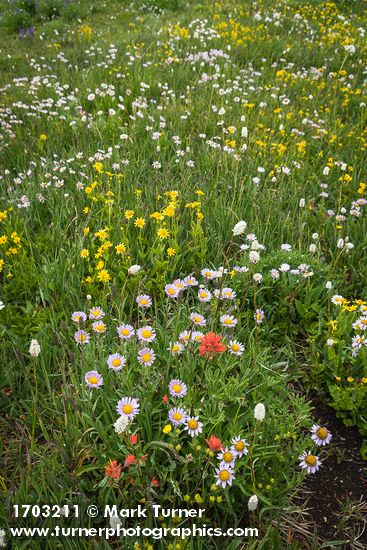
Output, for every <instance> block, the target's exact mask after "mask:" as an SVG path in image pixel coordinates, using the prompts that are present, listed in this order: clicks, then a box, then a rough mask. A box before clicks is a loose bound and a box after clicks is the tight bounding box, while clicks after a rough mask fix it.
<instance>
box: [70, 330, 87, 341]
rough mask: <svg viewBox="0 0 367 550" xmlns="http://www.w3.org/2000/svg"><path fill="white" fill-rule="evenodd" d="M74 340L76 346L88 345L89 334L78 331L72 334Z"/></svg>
mask: <svg viewBox="0 0 367 550" xmlns="http://www.w3.org/2000/svg"><path fill="white" fill-rule="evenodd" d="M74 338H75V341H76V343H77V344H88V342H89V340H90V334H89V332H85V330H78V332H76V333H75V334H74Z"/></svg>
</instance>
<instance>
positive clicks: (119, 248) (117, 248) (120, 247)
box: [115, 243, 126, 254]
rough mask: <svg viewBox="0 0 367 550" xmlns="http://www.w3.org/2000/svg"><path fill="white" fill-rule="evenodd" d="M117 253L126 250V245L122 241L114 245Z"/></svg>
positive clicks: (122, 252)
mask: <svg viewBox="0 0 367 550" xmlns="http://www.w3.org/2000/svg"><path fill="white" fill-rule="evenodd" d="M115 249H116V253H117V254H124V252H126V246H125V245H124V244H123V243H119V244H117V245H116V246H115Z"/></svg>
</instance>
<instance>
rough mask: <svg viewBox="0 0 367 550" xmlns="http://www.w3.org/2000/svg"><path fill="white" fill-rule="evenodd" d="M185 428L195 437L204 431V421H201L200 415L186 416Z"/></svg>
mask: <svg viewBox="0 0 367 550" xmlns="http://www.w3.org/2000/svg"><path fill="white" fill-rule="evenodd" d="M184 430H187V431H188V433H189V434H190V435H191V437H195V436H196V435H199V434H200V433H201V432H202V431H203V423H202V422H199V417H198V416H194V417H188V418H186V426H185V427H184Z"/></svg>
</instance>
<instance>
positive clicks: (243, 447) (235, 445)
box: [231, 436, 248, 458]
mask: <svg viewBox="0 0 367 550" xmlns="http://www.w3.org/2000/svg"><path fill="white" fill-rule="evenodd" d="M232 449H233V450H234V451H235V452H236V454H237V457H238V458H242V456H243V455H247V454H248V448H247V441H246V439H241V438H240V437H239V436H238V437H233V438H232V447H231V450H232Z"/></svg>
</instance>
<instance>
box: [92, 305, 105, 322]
mask: <svg viewBox="0 0 367 550" xmlns="http://www.w3.org/2000/svg"><path fill="white" fill-rule="evenodd" d="M104 315H105V314H104V313H103V311H102V309H101V308H100V307H92V308H91V309H90V310H89V319H94V320H95V321H98V320H99V319H102V317H104Z"/></svg>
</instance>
